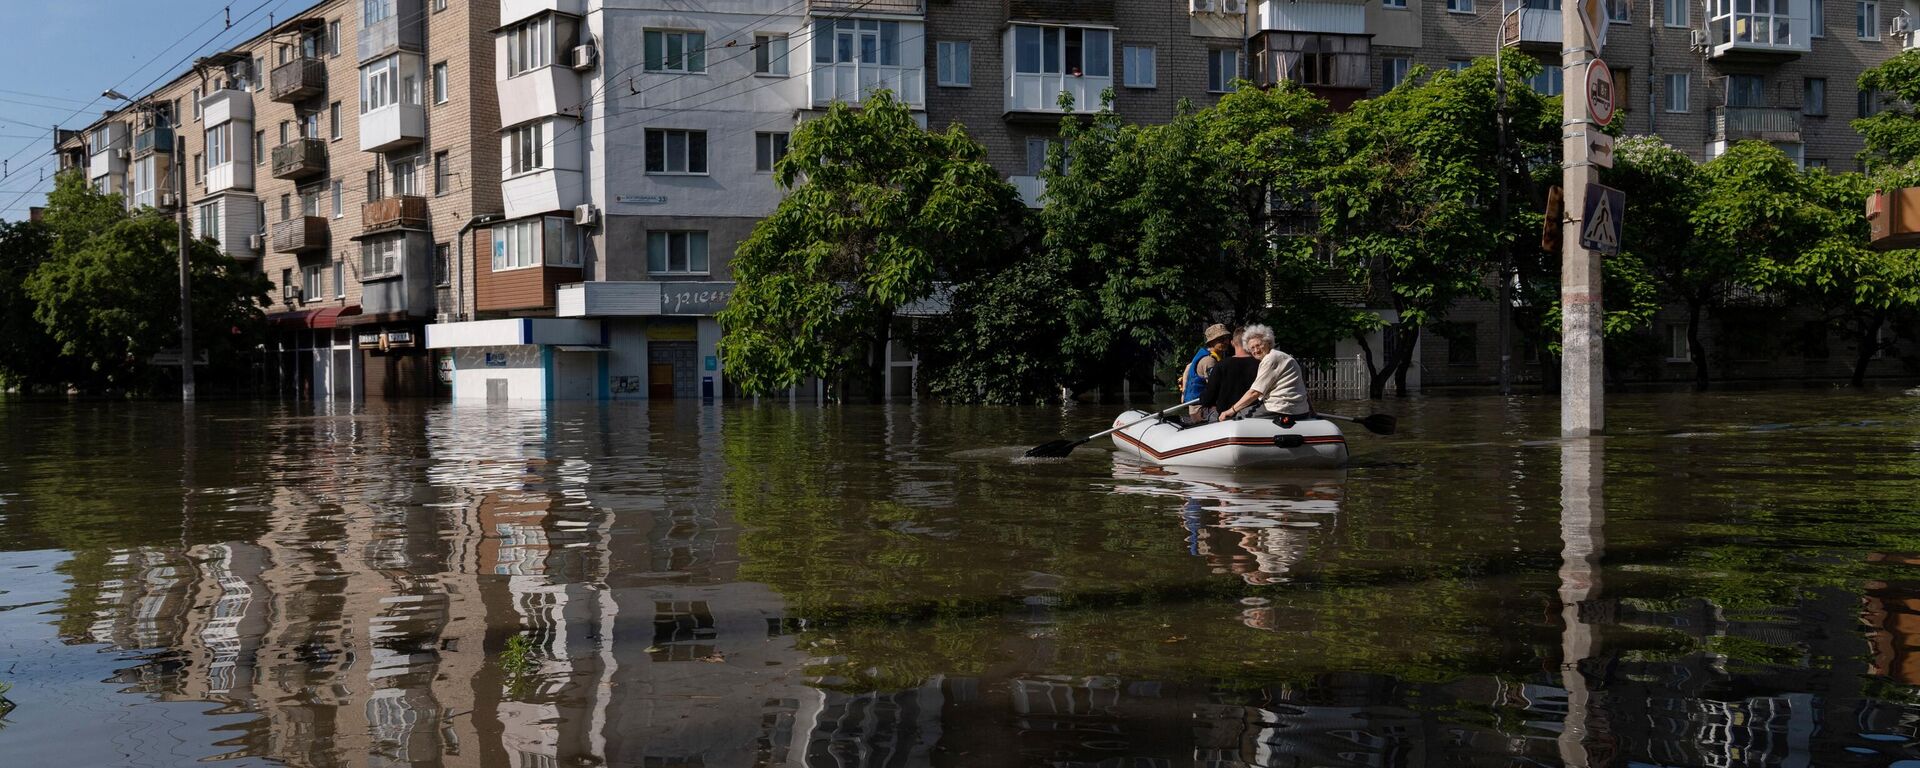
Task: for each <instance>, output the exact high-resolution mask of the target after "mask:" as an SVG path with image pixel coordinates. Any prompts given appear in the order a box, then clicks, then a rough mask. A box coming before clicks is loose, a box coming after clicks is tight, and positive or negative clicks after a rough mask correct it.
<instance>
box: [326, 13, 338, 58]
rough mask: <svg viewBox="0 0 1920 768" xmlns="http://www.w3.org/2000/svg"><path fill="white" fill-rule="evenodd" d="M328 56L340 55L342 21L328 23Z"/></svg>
mask: <svg viewBox="0 0 1920 768" xmlns="http://www.w3.org/2000/svg"><path fill="white" fill-rule="evenodd" d="M327 55H328V56H339V55H340V20H339V19H334V20H333V21H329V22H327Z"/></svg>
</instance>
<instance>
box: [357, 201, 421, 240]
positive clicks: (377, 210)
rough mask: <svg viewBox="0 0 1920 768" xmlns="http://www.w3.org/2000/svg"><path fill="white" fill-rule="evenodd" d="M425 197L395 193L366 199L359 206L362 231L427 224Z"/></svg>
mask: <svg viewBox="0 0 1920 768" xmlns="http://www.w3.org/2000/svg"><path fill="white" fill-rule="evenodd" d="M427 216H428V213H427V199H426V198H425V197H421V196H419V195H395V196H393V197H386V198H381V199H379V200H372V201H368V202H367V203H366V204H365V205H362V206H360V221H361V227H362V229H363V230H364V231H367V232H374V231H378V230H382V229H393V228H399V227H408V226H415V227H424V226H426V225H427Z"/></svg>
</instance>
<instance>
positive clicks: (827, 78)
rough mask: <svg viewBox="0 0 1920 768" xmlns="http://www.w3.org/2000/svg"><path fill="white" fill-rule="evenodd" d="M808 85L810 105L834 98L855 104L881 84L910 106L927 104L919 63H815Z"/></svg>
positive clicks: (819, 105)
mask: <svg viewBox="0 0 1920 768" xmlns="http://www.w3.org/2000/svg"><path fill="white" fill-rule="evenodd" d="M903 58H904V57H903ZM810 85H811V86H812V89H813V94H812V97H813V106H814V107H815V108H819V109H825V108H826V107H828V106H831V105H832V104H833V103H834V102H842V103H846V104H859V103H860V102H862V101H866V99H867V95H868V94H870V93H872V92H874V91H876V90H879V89H881V88H885V89H887V90H889V91H892V92H893V96H894V98H895V99H897V100H899V101H901V102H904V103H906V104H907V105H908V106H910V107H912V108H914V109H926V108H927V94H926V70H925V69H923V68H921V67H906V66H892V67H890V66H886V65H883V64H862V63H860V62H851V63H844V64H815V65H814V67H813V78H812V79H811V82H810Z"/></svg>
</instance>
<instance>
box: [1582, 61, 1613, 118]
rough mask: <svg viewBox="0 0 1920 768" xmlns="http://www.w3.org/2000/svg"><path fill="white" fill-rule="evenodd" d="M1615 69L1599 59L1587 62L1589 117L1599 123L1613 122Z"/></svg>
mask: <svg viewBox="0 0 1920 768" xmlns="http://www.w3.org/2000/svg"><path fill="white" fill-rule="evenodd" d="M1613 107H1614V98H1613V70H1612V69H1611V68H1609V67H1608V66H1607V63H1606V62H1604V61H1601V60H1599V59H1594V60H1592V61H1589V62H1587V119H1589V120H1592V121H1593V122H1594V123H1595V124H1597V125H1606V124H1607V123H1611V122H1613Z"/></svg>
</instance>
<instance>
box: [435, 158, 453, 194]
mask: <svg viewBox="0 0 1920 768" xmlns="http://www.w3.org/2000/svg"><path fill="white" fill-rule="evenodd" d="M447 166H448V163H447V150H444V149H443V150H440V151H439V152H435V153H433V194H434V195H436V196H437V195H444V194H446V193H448V192H452V191H453V184H452V179H451V174H452V173H453V169H451V168H449V167H447Z"/></svg>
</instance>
